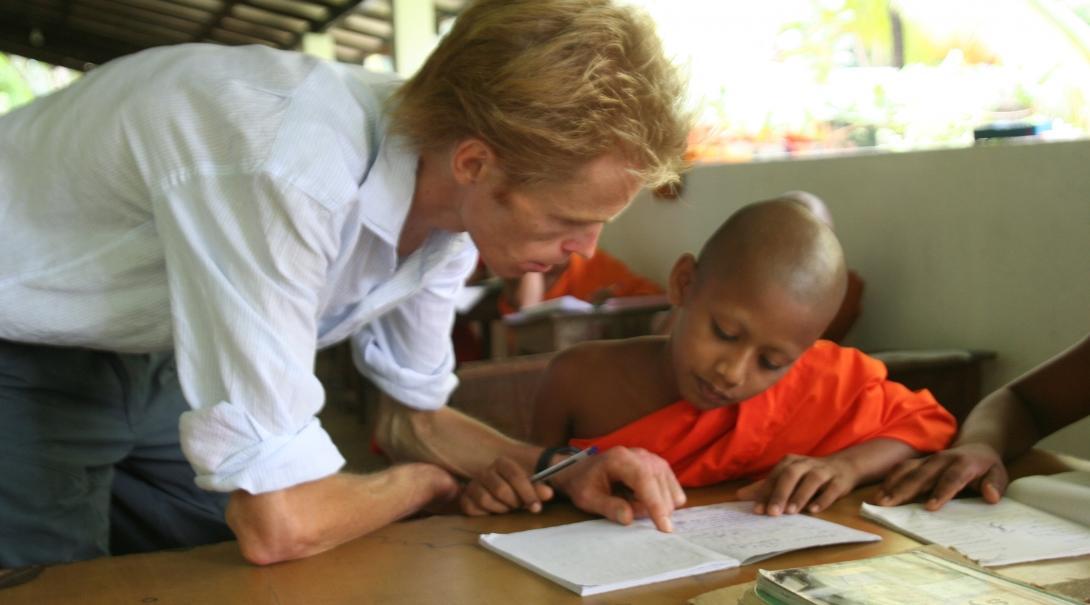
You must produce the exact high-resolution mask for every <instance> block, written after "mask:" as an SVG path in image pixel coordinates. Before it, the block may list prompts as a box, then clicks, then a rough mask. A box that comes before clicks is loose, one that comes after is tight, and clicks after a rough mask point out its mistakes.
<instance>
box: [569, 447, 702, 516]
mask: <svg viewBox="0 0 1090 605" xmlns="http://www.w3.org/2000/svg"><path fill="white" fill-rule="evenodd" d="M551 481H552V483H553V485H555V486H556V488H557V489H559V490H560V491H562V492H564V493H565V494H567V495H568V497H569V498H571V501H572V503H574V504H575V505H576V506H578V507H579V508H581V509H582V510H585V511H588V512H592V513H597V514H599V515H602V516H603V517H606V518H608V519H611V520H613V521H615V522H617V523H620V524H621V525H628V524H629V523H632V520H633V519H634V518H636V517H637V516H648V517H650V518H651V520H652V521H653V522H654V523H655V527H657V528H658V529H659V530H660V531H666V532H668V531H673V529H674V525H673V523H672V522H671V521H670V515H671V514H672V513H673V512H674V509H675V508H677V507H679V506H681V505H683V504H685V491H684V490H682V489H681V484H679V483H678V481H677V477H675V476H674V471H673V470H671V469H670V464H669V463H668V462H666V461H665V460H663V459H662V458H660V457H659V456H657V455H655V454H652V453H651V452H649V451H647V450H644V449H640V448H627V447H613V448H610V449H608V450H606V451H605V452H602V453H600V454H597V455H595V456H591V457H590V458H587V459H586V460H583V461H582V462H579V463H577V464H575V465H573V466H571V467H570V468H567V469H565V470H563V471H561V472H559V473H557V474H556V475H555V476H554V477H553V478H552V479H551ZM618 488H619V489H618Z"/></svg>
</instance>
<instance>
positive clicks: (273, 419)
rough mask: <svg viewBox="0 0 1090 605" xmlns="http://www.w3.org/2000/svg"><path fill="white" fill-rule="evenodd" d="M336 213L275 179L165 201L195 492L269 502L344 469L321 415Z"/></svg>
mask: <svg viewBox="0 0 1090 605" xmlns="http://www.w3.org/2000/svg"><path fill="white" fill-rule="evenodd" d="M330 212H331V211H330V210H328V209H326V208H325V207H323V206H321V205H319V204H318V203H316V202H315V201H314V200H312V199H311V198H309V197H307V196H306V195H304V194H303V193H301V192H299V191H298V190H295V189H293V188H292V187H290V186H289V185H285V184H283V183H281V182H278V181H277V180H276V179H274V178H272V177H270V176H268V175H265V174H239V175H220V176H215V177H200V178H192V179H187V180H182V182H180V183H178V184H176V185H174V186H172V187H170V188H169V189H167V190H166V191H164V192H163V193H162V195H160V196H159V197H158V198H157V199H156V200H155V222H156V228H157V229H158V230H159V234H160V238H161V240H162V243H163V247H164V251H165V258H166V265H167V267H166V269H167V278H168V285H169V288H170V300H171V312H172V316H173V330H174V334H173V336H174V346H175V352H176V357H177V365H178V375H179V379H180V381H181V386H182V391H183V393H184V395H185V397H186V399H187V401H188V402H189V405H190V407H191V408H192V411H188V412H186V413H184V414H182V417H181V422H180V428H181V445H182V450H183V452H184V453H185V455H186V458H187V459H188V460H189V462H190V463H191V464H192V465H193V467H194V469H195V470H196V475H197V476H196V482H197V485H199V486H200V487H202V488H204V489H208V490H214V491H232V490H236V489H242V490H246V491H248V492H250V493H255V494H256V493H263V492H268V491H273V490H278V489H283V488H286V487H290V486H293V485H296V484H299V483H302V482H305V481H311V480H315V479H319V478H322V477H325V476H328V475H331V474H333V473H335V472H337V471H338V470H339V469H340V468H341V467H342V466H343V464H344V458H343V457H341V455H340V453H339V452H338V451H337V448H336V447H335V446H334V445H333V442H332V441H331V440H330V438H329V435H328V434H327V433H326V432H325V430H323V429H322V427H321V425H320V423H319V421H318V419H317V418H316V417H315V414H317V412H318V411H319V410H320V409H321V407H322V404H323V401H324V392H323V389H322V386H321V384H320V383H319V382H318V380H317V378H316V377H315V376H314V371H313V368H314V355H315V348H316V330H317V327H316V326H317V313H318V311H317V309H318V304H319V293H320V292H321V288H322V285H323V283H324V280H325V276H326V271H327V268H328V265H329V262H330V259H331V258H332V257H333V255H334V253H335V250H336V245H337V242H336V233H337V231H336V229H334V228H333V227H332V225H333V224H334V217H332V216H331V215H330Z"/></svg>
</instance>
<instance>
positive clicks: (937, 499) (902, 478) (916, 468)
mask: <svg viewBox="0 0 1090 605" xmlns="http://www.w3.org/2000/svg"><path fill="white" fill-rule="evenodd" d="M1009 481H1010V479H1009V478H1008V476H1007V468H1006V467H1005V466H1004V465H1003V458H1002V456H1000V455H999V452H997V451H995V449H994V448H992V447H991V446H988V445H985V444H983V443H967V444H965V445H959V446H957V447H954V448H950V449H948V450H945V451H942V452H939V453H937V454H932V455H931V456H927V457H924V458H914V459H912V460H905V461H904V462H902V463H900V464H898V465H897V466H896V467H895V468H894V469H893V470H892V471H890V473H889V475H887V476H886V480H885V481H884V482H883V483H882V487H881V489H880V490H879V491H878V494H877V496H876V497H875V499H874V502H875V503H876V504H879V505H881V506H896V505H898V504H902V503H904V502H908V501H911V500H915V499H916V498H918V497H920V496H925V495H926V497H927V500H926V502H924V508H926V509H927V510H938V509H940V508H942V506H943V505H944V504H946V503H947V502H949V501H950V499H951V498H953V497H954V496H956V495H957V494H958V492H960V491H961V490H963V489H965V488H966V487H970V488H973V489H975V490H976V491H977V492H979V493H980V495H981V496H983V497H984V500H985V501H986V502H990V503H992V504H995V503H996V502H999V499H1000V498H1002V497H1003V492H1005V491H1006V490H1007V483H1009Z"/></svg>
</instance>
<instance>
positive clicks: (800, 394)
mask: <svg viewBox="0 0 1090 605" xmlns="http://www.w3.org/2000/svg"><path fill="white" fill-rule="evenodd" d="M956 428H957V427H956V423H955V421H954V417H953V416H951V415H950V413H949V412H947V411H946V410H945V409H943V407H942V406H940V405H939V404H938V402H936V401H935V398H934V397H932V396H931V393H929V392H928V391H926V390H923V391H917V392H915V393H914V392H912V391H910V390H908V389H907V388H906V387H904V386H903V385H901V384H898V383H896V382H890V381H888V380H886V367H885V365H884V364H882V362H880V361H878V360H876V359H872V358H870V357H867V356H866V355H864V354H863V353H861V352H859V351H858V350H856V349H849V348H843V347H840V346H838V345H836V344H834V343H832V342H828V341H824V340H819V341H818V342H817V343H815V344H814V346H813V347H811V348H810V349H809V350H807V351H806V353H804V354H803V356H802V357H801V358H800V359H799V360H798V361H796V362H795V364H794V365H793V366H792V367H791V369H790V370H788V372H787V374H786V375H785V376H784V377H783V378H782V379H780V381H779V382H777V383H776V384H775V385H773V386H772V387H771V388H769V389H768V390H766V391H765V392H763V393H761V394H760V395H757V396H756V397H753V398H751V399H747V400H746V401H743V402H741V403H739V404H737V405H728V406H724V407H721V408H716V409H712V410H706V411H704V410H700V409H698V408H696V407H694V406H693V405H692V404H690V403H688V402H687V401H679V402H677V403H674V404H671V405H668V406H666V407H664V408H662V409H660V410H657V411H655V412H653V413H651V414H649V415H647V416H644V417H643V418H640V419H639V420H636V421H635V422H633V423H631V424H629V425H627V426H625V427H622V428H620V429H618V430H616V431H614V432H613V433H610V434H608V435H605V436H603V437H599V438H597V439H572V440H571V444H572V445H574V446H576V447H580V448H582V447H587V446H588V445H590V444H592V443H593V444H594V445H597V446H598V447H599V448H600V449H603V450H604V449H608V448H610V447H614V446H618V445H623V446H628V447H641V448H644V449H646V450H648V451H651V452H654V453H656V454H658V455H659V456H662V457H663V458H665V459H666V461H667V462H669V463H670V466H671V467H672V468H673V470H674V474H675V475H677V478H678V480H679V481H680V482H681V485H683V486H685V487H698V486H701V485H710V484H713V483H718V482H721V481H727V480H730V479H738V478H742V477H756V476H760V475H763V474H765V473H767V472H768V471H770V470H771V469H772V467H774V466H775V465H776V464H777V463H779V462H780V460H782V459H783V457H784V456H786V455H787V454H800V455H806V456H817V457H820V456H828V455H829V454H832V453H834V452H838V451H840V450H843V449H845V448H848V447H851V446H853V445H857V444H860V443H863V442H864V441H869V440H871V439H875V438H878V437H887V438H892V439H897V440H899V441H903V442H904V443H907V444H908V445H909V446H911V447H913V448H915V449H917V450H919V451H921V452H933V451H937V450H940V449H942V448H944V447H945V446H946V445H947V444H948V443H949V442H950V439H951V438H953V436H954V432H955V430H956Z"/></svg>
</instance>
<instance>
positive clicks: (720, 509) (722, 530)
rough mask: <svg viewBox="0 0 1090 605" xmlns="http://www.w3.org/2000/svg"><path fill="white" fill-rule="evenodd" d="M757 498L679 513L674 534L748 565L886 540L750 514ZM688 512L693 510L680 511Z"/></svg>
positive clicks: (800, 519) (797, 519)
mask: <svg viewBox="0 0 1090 605" xmlns="http://www.w3.org/2000/svg"><path fill="white" fill-rule="evenodd" d="M752 510H753V502H725V503H722V504H713V505H711V506H700V507H696V508H688V509H684V510H681V511H678V512H677V513H674V533H676V534H677V535H679V536H681V537H683V538H685V539H686V540H688V541H689V542H692V543H694V544H699V545H700V546H703V547H704V548H707V549H709V550H715V551H718V552H721V553H723V554H725V555H728V556H730V557H733V558H735V559H738V560H739V561H741V562H742V564H743V565H748V564H750V563H756V562H757V561H761V560H763V559H767V558H769V557H774V556H776V555H778V554H780V553H784V552H788V551H792V550H800V549H803V548H810V547H813V546H828V545H832V544H848V543H852V542H877V541H879V540H881V539H882V538H881V537H880V536H876V535H875V534H871V533H867V532H865V531H859V530H857V529H852V528H850V527H845V526H843V525H838V524H836V523H830V522H828V521H822V520H821V519H818V518H815V517H809V516H806V515H782V516H779V517H769V516H766V515H757V514H754V513H753V512H751V511H752ZM681 513H688V514H681Z"/></svg>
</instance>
